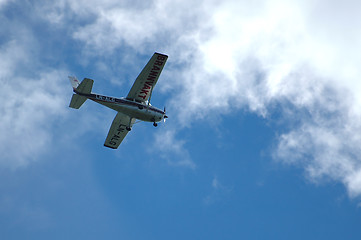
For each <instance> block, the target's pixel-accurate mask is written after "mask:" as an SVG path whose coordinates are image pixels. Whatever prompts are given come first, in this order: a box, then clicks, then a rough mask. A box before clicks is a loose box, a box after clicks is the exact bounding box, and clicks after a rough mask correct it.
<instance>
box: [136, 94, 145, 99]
mask: <svg viewBox="0 0 361 240" xmlns="http://www.w3.org/2000/svg"><path fill="white" fill-rule="evenodd" d="M146 96H147V95H144V96H142V95H138V97H140V98H143V99H145V97H146Z"/></svg>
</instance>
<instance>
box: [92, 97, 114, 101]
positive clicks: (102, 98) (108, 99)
mask: <svg viewBox="0 0 361 240" xmlns="http://www.w3.org/2000/svg"><path fill="white" fill-rule="evenodd" d="M95 98H96V99H97V100H101V101H105V102H115V98H112V97H107V96H103V95H95Z"/></svg>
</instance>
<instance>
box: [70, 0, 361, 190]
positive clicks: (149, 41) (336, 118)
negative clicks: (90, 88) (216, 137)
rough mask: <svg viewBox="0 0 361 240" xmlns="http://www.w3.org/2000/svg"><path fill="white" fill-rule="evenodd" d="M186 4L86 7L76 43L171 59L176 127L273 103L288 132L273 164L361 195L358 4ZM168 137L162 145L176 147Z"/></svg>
mask: <svg viewBox="0 0 361 240" xmlns="http://www.w3.org/2000/svg"><path fill="white" fill-rule="evenodd" d="M189 4H190V1H175V2H174V1H167V0H157V1H153V2H151V3H149V5H147V6H146V7H144V8H141V9H137V8H132V7H130V6H129V5H127V4H113V2H112V1H107V2H106V4H104V6H102V5H95V6H94V7H93V6H92V4H86V3H84V4H82V5H81V6H82V11H83V12H82V11H80V12H81V14H84V11H87V12H89V13H92V15H91V16H92V17H93V20H92V21H89V24H87V25H86V26H79V27H78V28H77V30H76V31H74V33H73V36H74V38H76V39H78V40H79V41H82V42H85V43H86V46H87V48H90V49H96V50H98V51H102V52H104V53H107V52H108V53H109V52H110V50H114V49H116V48H119V47H123V46H127V47H132V48H133V49H135V50H137V51H139V52H144V51H145V50H146V49H147V48H153V49H157V50H158V49H160V50H164V51H166V52H167V53H168V54H169V55H170V60H171V59H172V58H173V59H177V60H173V63H174V64H179V65H177V66H179V67H180V68H181V70H180V71H179V70H177V72H175V71H174V73H177V74H173V77H172V78H171V79H169V81H173V82H172V86H173V88H174V89H175V90H177V93H178V95H177V96H176V97H175V99H177V101H182V102H183V103H184V104H183V105H182V109H183V110H184V111H182V109H179V115H178V119H179V122H180V123H182V122H187V120H189V119H190V118H191V117H192V118H206V117H207V115H209V113H210V112H214V111H216V112H222V113H226V112H228V111H229V110H230V109H240V108H248V109H249V110H251V111H253V112H255V113H257V114H259V115H261V116H264V117H269V116H271V114H270V113H272V110H273V109H274V106H275V104H277V106H280V107H281V108H282V111H281V112H282V114H283V116H284V117H285V118H286V119H287V120H289V121H290V122H291V123H292V126H293V128H292V129H291V130H290V131H289V132H288V133H287V132H286V133H283V134H282V135H281V137H280V139H279V144H278V147H277V149H276V152H275V157H277V158H279V159H281V160H283V161H285V162H291V163H298V164H301V165H302V166H304V167H305V169H306V171H307V172H308V174H309V176H310V177H311V178H312V179H320V178H323V177H328V178H331V179H334V180H336V181H341V182H343V183H344V184H345V185H346V187H347V189H348V191H349V192H350V195H352V196H356V195H361V190H360V189H359V188H357V187H355V186H358V184H357V183H358V182H359V174H358V173H359V172H360V169H361V167H360V157H359V154H358V153H359V146H360V145H359V139H360V134H359V130H360V124H359V123H358V121H357V119H359V117H360V116H361V110H360V109H361V108H360V107H361V95H360V94H358V93H359V92H360V90H361V84H360V82H359V78H360V76H361V72H360V71H361V70H360V68H359V66H360V65H361V64H360V63H361V57H360V55H359V54H357V53H358V52H360V50H361V44H360V42H361V41H360V40H361V39H360V38H361V32H360V31H359V29H361V28H360V27H361V26H360V25H361V21H360V20H361V19H360V18H361V17H360V15H359V13H358V11H357V9H359V7H360V3H359V2H357V1H343V2H342V3H338V2H329V1H318V2H317V3H315V2H314V1H292V2H289V1H282V0H273V1H257V3H253V2H249V1H233V0H228V1H222V2H221V3H217V2H213V1H203V2H200V3H199V2H197V4H196V5H195V3H194V4H191V5H192V6H193V7H190V5H189ZM70 6H71V8H72V9H73V11H74V12H75V11H77V10H78V9H79V8H78V7H77V6H79V5H77V4H70ZM169 71H171V72H172V71H173V70H169ZM171 75H172V74H170V73H169V76H171ZM167 87H169V85H168V86H167ZM185 100H186V101H185ZM174 103H175V102H173V105H174V106H176V104H174ZM174 135H175V133H171V132H168V133H166V134H165V136H164V137H168V138H170V141H175V138H174ZM178 141H179V140H178ZM175 145H176V146H182V144H180V145H179V144H175ZM174 151H176V152H177V151H178V152H179V149H178V148H176V149H174Z"/></svg>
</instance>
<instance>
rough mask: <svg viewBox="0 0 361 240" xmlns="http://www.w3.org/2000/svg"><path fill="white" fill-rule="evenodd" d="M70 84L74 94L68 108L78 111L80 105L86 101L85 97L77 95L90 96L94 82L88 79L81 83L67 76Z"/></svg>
mask: <svg viewBox="0 0 361 240" xmlns="http://www.w3.org/2000/svg"><path fill="white" fill-rule="evenodd" d="M69 80H70V83H71V85H72V87H73V90H74V92H75V94H73V96H72V98H71V101H70V104H69V107H71V108H75V109H79V108H80V107H81V105H83V103H84V102H85V101H86V100H87V98H86V97H85V96H82V95H78V94H77V93H79V94H90V93H91V90H92V88H93V83H94V80H92V79H89V78H84V80H83V81H82V82H79V80H78V79H77V78H76V77H71V76H69Z"/></svg>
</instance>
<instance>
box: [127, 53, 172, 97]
mask: <svg viewBox="0 0 361 240" xmlns="http://www.w3.org/2000/svg"><path fill="white" fill-rule="evenodd" d="M167 58H168V56H167V55H164V54H161V53H154V54H153V56H152V58H151V59H150V60H149V62H148V63H147V65H145V67H144V69H143V70H142V71H141V73H140V74H139V76H138V77H137V79H136V80H135V82H134V84H133V86H132V88H131V89H130V91H129V93H128V96H127V99H131V100H135V101H138V102H145V101H147V100H148V99H149V97H150V95H151V92H152V91H153V88H154V86H155V84H156V83H157V81H158V78H159V75H160V73H161V72H162V70H163V67H164V65H165V63H166V61H167Z"/></svg>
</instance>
